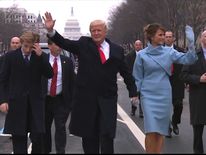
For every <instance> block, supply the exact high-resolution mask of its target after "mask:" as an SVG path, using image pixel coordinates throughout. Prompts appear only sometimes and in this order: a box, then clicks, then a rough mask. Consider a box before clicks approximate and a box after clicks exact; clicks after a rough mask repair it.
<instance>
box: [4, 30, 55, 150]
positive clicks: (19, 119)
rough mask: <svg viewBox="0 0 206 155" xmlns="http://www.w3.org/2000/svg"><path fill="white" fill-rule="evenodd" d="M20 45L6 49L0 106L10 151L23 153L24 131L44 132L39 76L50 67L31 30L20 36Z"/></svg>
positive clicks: (49, 72)
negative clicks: (9, 50)
mask: <svg viewBox="0 0 206 155" xmlns="http://www.w3.org/2000/svg"><path fill="white" fill-rule="evenodd" d="M20 40H21V44H22V47H21V48H18V49H16V50H14V51H11V52H8V53H6V55H5V58H4V60H3V64H2V65H3V66H2V70H1V72H0V92H4V93H1V94H0V110H1V111H2V112H5V113H7V115H6V121H5V128H4V133H6V134H11V135H12V143H13V152H14V153H17V154H27V134H28V132H30V133H36V134H42V133H44V132H45V124H44V114H45V113H44V103H43V96H42V91H41V87H42V86H41V78H42V76H45V77H47V78H51V77H52V76H53V71H52V67H51V65H50V64H49V63H48V62H47V61H46V57H45V55H44V54H43V53H42V51H41V48H40V46H38V44H34V43H35V38H34V33H32V32H25V33H23V34H22V36H21V37H20Z"/></svg>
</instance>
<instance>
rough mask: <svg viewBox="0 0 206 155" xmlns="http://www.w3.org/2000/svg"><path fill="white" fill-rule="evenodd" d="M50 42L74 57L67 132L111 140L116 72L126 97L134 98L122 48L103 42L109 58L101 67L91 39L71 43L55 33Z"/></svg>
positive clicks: (114, 110)
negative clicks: (127, 91) (118, 74)
mask: <svg viewBox="0 0 206 155" xmlns="http://www.w3.org/2000/svg"><path fill="white" fill-rule="evenodd" d="M51 39H52V40H53V41H54V42H55V43H56V44H57V45H58V46H60V47H62V48H63V49H65V50H68V51H70V52H71V53H73V54H76V55H77V56H78V61H79V66H78V73H77V78H76V87H75V91H74V106H73V109H72V113H71V122H70V132H71V133H72V134H74V135H77V136H80V137H93V136H96V135H97V134H98V132H100V134H107V135H109V136H111V137H115V130H116V119H117V88H118V87H117V73H120V75H121V76H122V77H123V78H124V82H125V83H126V85H127V88H128V90H129V96H130V97H133V96H137V89H136V86H135V82H134V79H133V77H132V75H131V74H130V73H129V70H128V67H127V65H126V64H125V60H124V58H125V57H124V50H123V48H122V47H120V46H118V45H116V44H114V43H112V42H111V41H109V40H108V39H106V41H107V42H108V43H109V45H110V55H109V59H108V60H107V61H106V62H105V64H101V60H100V55H99V53H98V49H97V45H96V44H95V43H94V41H93V40H92V38H91V37H81V38H80V39H79V40H77V41H72V40H69V39H64V38H63V37H62V36H61V35H59V34H58V33H57V32H56V33H55V35H54V36H53V37H52V38H51ZM99 114H101V115H99ZM100 116H101V118H99V117H100ZM98 120H101V123H100V122H99V121H98Z"/></svg>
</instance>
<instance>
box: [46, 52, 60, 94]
mask: <svg viewBox="0 0 206 155" xmlns="http://www.w3.org/2000/svg"><path fill="white" fill-rule="evenodd" d="M54 58H55V57H54V56H53V55H52V54H50V56H49V63H50V64H51V66H53V63H54ZM56 58H57V66H58V72H57V89H56V94H57V95H58V94H60V93H61V92H62V64H61V59H60V56H57V57H56ZM51 81H52V78H51V79H49V80H48V91H47V92H48V95H49V94H50V87H51Z"/></svg>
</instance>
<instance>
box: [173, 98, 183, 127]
mask: <svg viewBox="0 0 206 155" xmlns="http://www.w3.org/2000/svg"><path fill="white" fill-rule="evenodd" d="M172 104H173V115H172V123H173V124H179V123H180V122H181V115H182V110H183V99H173V102H172Z"/></svg>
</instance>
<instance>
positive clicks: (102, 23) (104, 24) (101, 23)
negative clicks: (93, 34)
mask: <svg viewBox="0 0 206 155" xmlns="http://www.w3.org/2000/svg"><path fill="white" fill-rule="evenodd" d="M96 25H102V26H104V28H105V30H107V25H106V23H105V21H103V20H99V19H98V20H94V21H92V22H91V23H90V26H89V30H90V31H91V28H92V27H93V26H96Z"/></svg>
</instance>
